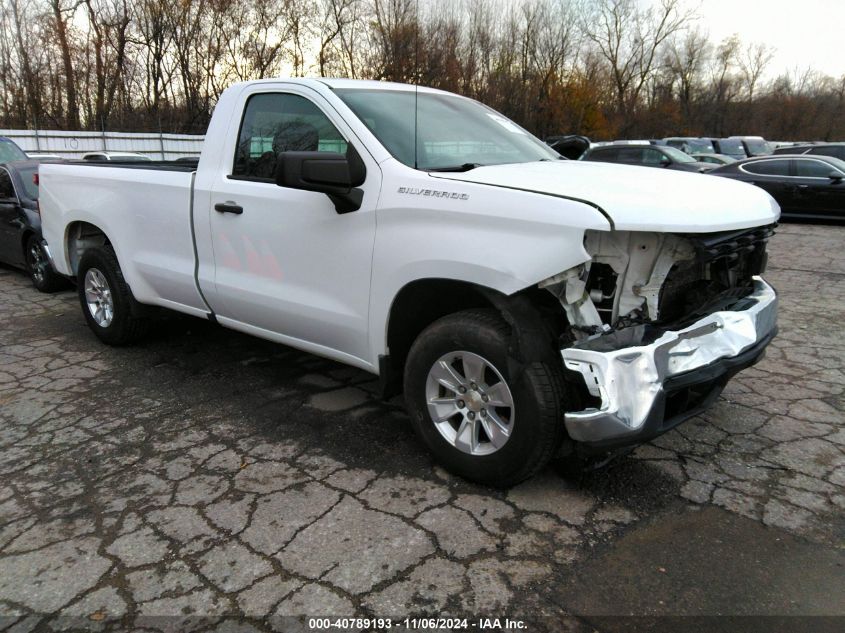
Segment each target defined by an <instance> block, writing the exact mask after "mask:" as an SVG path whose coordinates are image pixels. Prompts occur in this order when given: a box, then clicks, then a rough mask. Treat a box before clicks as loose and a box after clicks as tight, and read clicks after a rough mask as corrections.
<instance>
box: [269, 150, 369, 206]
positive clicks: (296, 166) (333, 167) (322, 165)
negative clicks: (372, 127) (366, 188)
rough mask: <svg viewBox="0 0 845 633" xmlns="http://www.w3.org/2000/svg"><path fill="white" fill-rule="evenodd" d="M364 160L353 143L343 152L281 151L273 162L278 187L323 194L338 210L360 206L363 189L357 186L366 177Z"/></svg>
mask: <svg viewBox="0 0 845 633" xmlns="http://www.w3.org/2000/svg"><path fill="white" fill-rule="evenodd" d="M366 175H367V171H366V167H365V166H364V161H362V160H361V157H360V156H359V155H358V152H356V151H355V148H354V147H352V145H349V149H348V150H347V152H346V154H337V153H334V152H282V153H281V154H279V158H278V163H277V165H276V184H277V185H279V186H280V187H290V188H291V189H302V190H304V191H316V192H319V193H324V194H326V195H328V196H329V198H331V200H332V202H334V208H335V210H336V211H337V212H338V213H349V212H350V211H357V210H358V209H360V208H361V203H362V201H363V199H364V192H363V191H362V190H361V189H358V187H359V186H360V185H362V184H363V183H364V180H365V179H366Z"/></svg>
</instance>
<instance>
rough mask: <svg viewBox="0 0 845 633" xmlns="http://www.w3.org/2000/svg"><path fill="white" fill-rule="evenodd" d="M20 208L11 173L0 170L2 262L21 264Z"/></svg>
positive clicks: (0, 254) (0, 259) (0, 249)
mask: <svg viewBox="0 0 845 633" xmlns="http://www.w3.org/2000/svg"><path fill="white" fill-rule="evenodd" d="M20 234H21V233H20V208H19V205H18V197H17V194H16V193H15V187H14V185H13V184H12V178H11V176H10V175H9V172H8V171H7V170H5V169H3V168H0V261H3V262H6V263H7V264H21V263H23V261H22V249H21V243H20Z"/></svg>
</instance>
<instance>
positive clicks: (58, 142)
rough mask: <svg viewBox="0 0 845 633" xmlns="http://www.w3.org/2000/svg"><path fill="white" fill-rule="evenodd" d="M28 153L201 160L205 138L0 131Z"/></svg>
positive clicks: (152, 134) (50, 131)
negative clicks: (137, 154)
mask: <svg viewBox="0 0 845 633" xmlns="http://www.w3.org/2000/svg"><path fill="white" fill-rule="evenodd" d="M0 136H6V137H8V138H10V139H12V140H13V141H14V142H15V143H17V144H18V145H19V146H20V148H21V149H22V150H23V151H25V152H27V153H35V152H40V153H43V154H58V155H59V156H61V157H62V158H79V157H81V156H82V154H85V153H87V152H102V151H107V152H140V153H141V154H146V155H148V156H149V157H150V158H152V159H153V160H174V159H176V158H181V157H182V156H198V155H199V153H200V150H201V149H202V142H203V139H204V138H205V137H204V136H201V135H196V134H162V133H158V132H143V133H134V132H62V131H55V130H0Z"/></svg>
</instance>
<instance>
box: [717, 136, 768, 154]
mask: <svg viewBox="0 0 845 633" xmlns="http://www.w3.org/2000/svg"><path fill="white" fill-rule="evenodd" d="M727 140H739V142H740V143H742V148H743V149H744V150H745V154H746V156H749V157H751V156H768V155H769V154H771V153H772V152H773V151H774V147H772V145H771V143H769V141H767V140H766V139H764V138H763V137H762V136H731V137H729V138H728V139H727Z"/></svg>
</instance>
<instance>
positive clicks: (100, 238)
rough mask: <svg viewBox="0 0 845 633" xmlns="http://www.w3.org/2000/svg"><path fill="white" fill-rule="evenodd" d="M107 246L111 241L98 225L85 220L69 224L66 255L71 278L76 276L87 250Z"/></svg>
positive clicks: (66, 236) (66, 231)
mask: <svg viewBox="0 0 845 633" xmlns="http://www.w3.org/2000/svg"><path fill="white" fill-rule="evenodd" d="M107 245H111V240H110V239H109V237H108V235H107V234H106V232H105V231H104V230H103V229H101V228H100V227H99V226H97V225H96V224H92V223H91V222H86V221H84V220H75V221H73V222H71V223H70V224H68V225H67V228H66V229H65V253H66V257H67V264H68V268H69V270H70V274H71V276H74V277H75V276H76V274H77V272H78V270H79V261H80V260H81V259H82V255H83V254H84V253H85V251H86V250H87V249H89V248H92V247H97V246H99V247H103V246H107ZM112 248H114V247H113V246H112Z"/></svg>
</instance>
